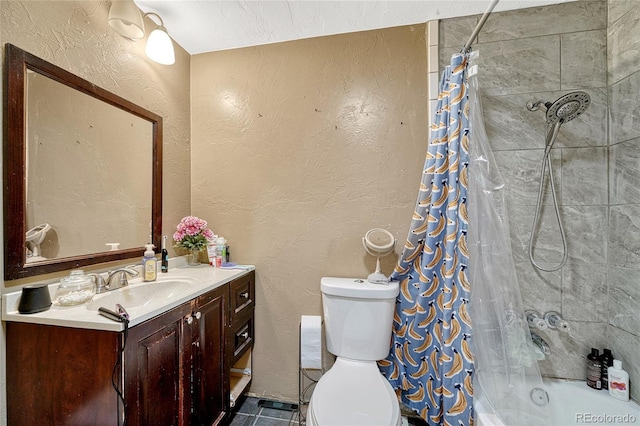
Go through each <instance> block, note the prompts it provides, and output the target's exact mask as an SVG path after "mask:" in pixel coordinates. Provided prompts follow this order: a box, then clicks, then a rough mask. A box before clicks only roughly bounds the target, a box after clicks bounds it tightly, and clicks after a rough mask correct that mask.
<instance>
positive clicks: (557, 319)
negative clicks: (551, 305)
mask: <svg viewBox="0 0 640 426" xmlns="http://www.w3.org/2000/svg"><path fill="white" fill-rule="evenodd" d="M544 321H545V322H546V323H547V325H548V326H549V328H550V329H551V330H560V331H563V332H565V333H568V332H569V331H570V330H571V325H570V324H569V323H568V322H567V321H566V320H565V319H564V318H562V316H561V315H560V314H559V313H558V312H555V311H549V312H547V313H546V314H544Z"/></svg>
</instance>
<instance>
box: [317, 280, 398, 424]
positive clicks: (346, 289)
mask: <svg viewBox="0 0 640 426" xmlns="http://www.w3.org/2000/svg"><path fill="white" fill-rule="evenodd" d="M321 290H322V304H323V313H324V323H325V337H326V342H327V349H328V351H329V352H331V353H332V354H334V355H335V356H336V357H337V358H336V361H335V363H334V364H333V366H332V367H331V368H330V369H329V370H328V371H327V372H326V373H325V374H324V375H323V376H322V377H321V378H320V380H319V381H318V383H317V384H316V387H315V389H314V391H313V394H312V396H311V401H310V403H309V407H308V410H307V424H308V425H311V426H397V425H400V424H401V421H402V420H401V416H400V406H399V404H398V399H397V397H396V394H395V392H394V391H393V388H392V387H391V385H390V384H389V382H388V381H387V379H386V378H385V377H384V376H383V375H382V374H381V373H380V370H379V369H378V365H377V363H376V361H378V360H380V359H383V358H386V356H387V355H388V353H389V348H390V345H391V330H392V322H393V312H394V309H395V299H396V296H397V295H398V291H399V288H398V283H397V282H391V283H389V284H371V283H369V282H367V281H366V280H361V279H350V278H329V277H325V278H322V281H321Z"/></svg>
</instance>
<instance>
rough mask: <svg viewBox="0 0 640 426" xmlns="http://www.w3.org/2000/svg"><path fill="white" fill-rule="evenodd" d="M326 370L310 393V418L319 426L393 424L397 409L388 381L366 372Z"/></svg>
mask: <svg viewBox="0 0 640 426" xmlns="http://www.w3.org/2000/svg"><path fill="white" fill-rule="evenodd" d="M329 373H332V371H331V370H330V371H329V372H328V374H326V375H325V377H323V378H322V379H321V382H322V385H321V384H320V383H318V385H317V386H316V389H315V390H314V392H313V397H312V399H313V413H312V415H313V417H314V420H316V424H318V425H322V426H344V425H349V426H374V425H380V426H382V425H384V426H389V425H397V424H398V419H399V416H400V407H399V404H398V400H397V398H396V394H395V392H394V391H393V389H392V388H391V385H390V384H389V382H388V381H387V380H386V379H385V378H384V376H382V374H380V373H379V372H375V373H377V374H371V370H370V369H359V368H353V367H352V368H349V369H348V370H347V369H341V371H340V372H338V371H334V372H333V373H339V374H333V375H332V374H329Z"/></svg>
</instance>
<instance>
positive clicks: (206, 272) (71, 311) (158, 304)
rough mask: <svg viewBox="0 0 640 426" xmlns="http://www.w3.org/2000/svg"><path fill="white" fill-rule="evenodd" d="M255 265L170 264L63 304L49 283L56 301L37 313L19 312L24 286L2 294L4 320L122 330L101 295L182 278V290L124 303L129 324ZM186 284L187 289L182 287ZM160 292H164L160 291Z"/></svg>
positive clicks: (182, 300) (121, 326)
mask: <svg viewBox="0 0 640 426" xmlns="http://www.w3.org/2000/svg"><path fill="white" fill-rule="evenodd" d="M254 269H255V268H254V267H253V266H251V265H242V266H238V267H237V268H235V269H226V268H213V267H211V266H210V265H206V264H202V265H198V266H182V267H177V268H171V269H170V270H169V272H167V273H160V272H158V274H157V280H156V281H151V282H143V281H142V278H141V277H140V276H138V277H136V278H131V279H129V286H128V287H124V288H122V289H118V290H113V291H108V292H106V293H101V294H96V295H95V296H93V300H92V301H90V302H88V303H84V304H82V305H75V306H60V305H58V304H57V303H56V302H55V299H54V295H55V292H56V289H57V284H52V285H49V292H50V293H51V300H53V301H54V302H53V305H51V308H50V309H49V310H46V311H44V312H39V313H37V314H20V313H19V312H18V304H19V302H20V296H21V294H22V290H20V291H16V292H13V293H6V294H3V295H2V320H3V321H17V322H27V323H33V324H45V325H57V326H63V327H74V328H88V329H93V330H106V331H122V330H123V329H124V325H123V324H122V323H121V322H116V321H113V320H110V319H108V318H105V317H103V316H102V315H100V314H99V313H98V311H97V307H99V306H102V305H101V304H100V302H99V301H100V299H103V298H107V299H106V301H111V302H113V298H114V297H118V296H113V295H114V294H116V293H118V292H126V291H130V292H131V293H133V292H135V289H136V288H140V289H142V287H143V286H154V287H155V286H157V287H158V289H160V288H161V286H162V285H163V283H164V284H165V285H167V286H170V285H171V284H169V283H170V282H171V281H180V282H182V283H183V284H184V285H183V286H182V287H181V288H180V291H176V292H166V293H167V294H166V296H163V297H162V298H161V300H154V298H153V297H150V298H149V302H148V303H144V304H140V305H139V306H134V307H132V306H127V305H126V303H123V306H124V308H125V309H126V310H127V312H128V313H129V316H130V318H129V327H133V326H135V325H137V324H140V323H142V322H144V321H146V320H148V319H151V318H153V317H155V316H157V315H159V314H161V313H163V312H166V311H168V310H170V309H172V308H175V307H176V306H178V305H181V304H182V303H184V302H187V301H189V300H191V299H193V298H195V297H198V296H200V295H201V294H204V293H206V292H208V291H210V290H213V289H215V288H217V287H220V286H221V285H224V284H226V283H228V282H229V281H232V280H234V279H236V278H239V277H241V276H243V275H245V274H247V273H248V272H249V271H251V270H254ZM184 286H187V287H188V288H187V289H186V290H185V289H184V288H183V287H184ZM132 290H133V291H132ZM148 293H153V291H145V292H144V294H148ZM158 293H161V292H160V291H159V292H158ZM104 307H105V308H107V309H111V310H115V303H110V304H107V303H106V302H105V306H104Z"/></svg>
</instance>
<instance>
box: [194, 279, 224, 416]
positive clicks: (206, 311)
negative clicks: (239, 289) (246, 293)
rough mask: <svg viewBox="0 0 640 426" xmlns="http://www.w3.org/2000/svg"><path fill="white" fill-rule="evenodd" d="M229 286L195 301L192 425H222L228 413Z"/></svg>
mask: <svg viewBox="0 0 640 426" xmlns="http://www.w3.org/2000/svg"><path fill="white" fill-rule="evenodd" d="M227 297H228V286H222V287H219V288H217V289H215V290H213V291H211V292H209V293H207V294H205V295H203V296H201V297H199V298H198V299H197V301H196V308H195V312H194V318H196V320H195V321H194V323H193V325H194V326H196V328H197V330H195V334H194V340H193V345H194V346H195V347H196V348H197V349H196V350H194V375H193V379H194V392H195V394H194V399H195V406H196V407H197V409H196V410H195V412H194V416H193V424H195V425H207V426H209V425H213V424H218V423H220V422H221V421H222V420H223V419H224V418H225V415H226V414H227V412H228V411H229V408H228V407H229V397H228V395H229V393H228V392H229V383H228V380H229V377H228V375H227V374H224V372H225V371H226V369H225V365H224V363H225V357H224V352H225V344H224V342H225V328H226V327H225V325H226V323H227V321H226V315H227V312H226V307H227Z"/></svg>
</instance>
